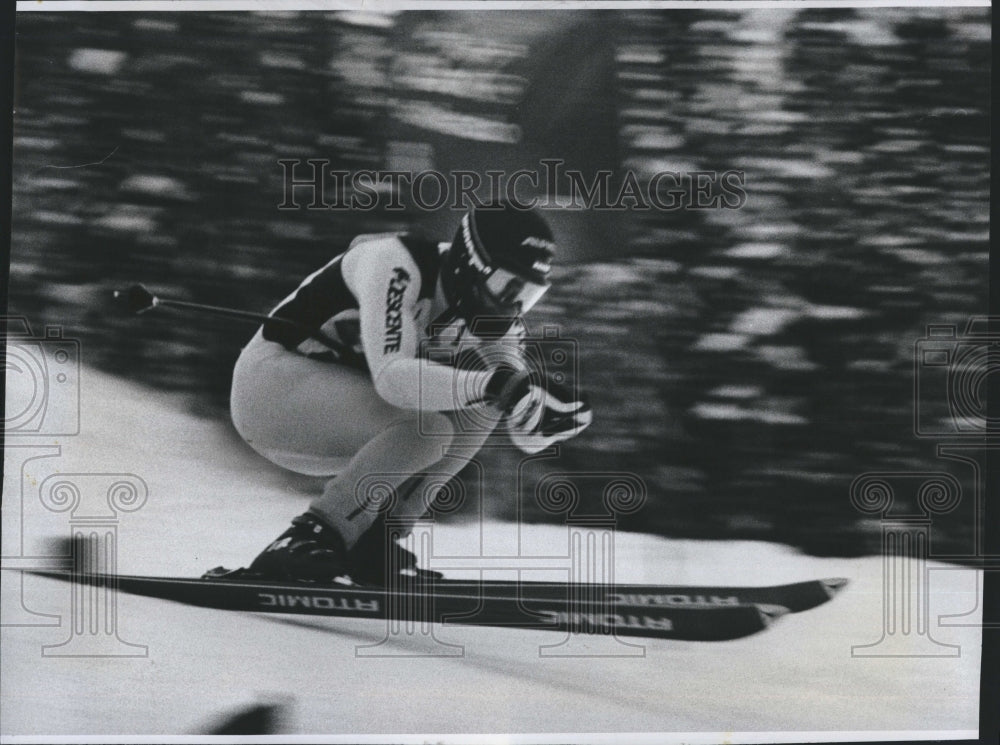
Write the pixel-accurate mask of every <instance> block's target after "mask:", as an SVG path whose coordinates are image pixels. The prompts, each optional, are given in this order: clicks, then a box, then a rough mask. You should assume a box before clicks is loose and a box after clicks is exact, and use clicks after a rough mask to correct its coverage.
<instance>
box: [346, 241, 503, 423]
mask: <svg viewBox="0 0 1000 745" xmlns="http://www.w3.org/2000/svg"><path fill="white" fill-rule="evenodd" d="M344 279H345V281H346V282H347V285H348V287H349V288H350V289H351V291H352V292H354V294H355V297H357V298H358V304H359V309H358V314H359V316H360V323H361V343H362V345H363V347H364V350H365V358H366V359H367V361H368V368H369V370H370V371H371V376H372V381H373V383H374V384H375V390H376V391H377V392H378V394H379V396H381V397H382V398H383V399H385V400H386V401H387V402H388V403H390V404H392V405H393V406H398V407H400V408H403V409H424V410H426V411H450V410H453V409H460V408H464V407H467V406H470V405H474V404H477V403H482V402H483V400H484V399H485V398H487V397H488V395H487V392H486V386H487V383H488V382H489V380H490V378H491V376H492V375H491V372H490V371H471V370H456V369H455V368H453V367H450V366H447V365H442V364H438V363H435V362H430V361H427V360H422V359H419V358H418V353H419V348H418V347H419V342H420V329H419V328H418V326H417V322H416V319H415V318H414V316H415V314H416V310H417V301H418V298H419V293H420V269H419V268H418V267H417V265H416V262H415V261H414V260H413V257H412V256H410V254H409V252H408V251H406V249H405V248H404V247H403V246H402V245H401V244H400V243H399V241H398V240H397V239H396V238H395V237H392V236H384V237H380V238H378V239H376V240H373V241H371V242H368V243H364V244H361V245H358V246H356V247H355V248H353V249H352V250H351V251H350V252H349V253H348V255H347V256H345V257H344Z"/></svg>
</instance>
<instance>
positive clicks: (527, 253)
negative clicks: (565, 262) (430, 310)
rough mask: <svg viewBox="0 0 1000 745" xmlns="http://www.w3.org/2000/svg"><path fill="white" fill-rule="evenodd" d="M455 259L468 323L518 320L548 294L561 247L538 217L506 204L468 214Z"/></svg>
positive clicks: (454, 250) (452, 255)
mask: <svg viewBox="0 0 1000 745" xmlns="http://www.w3.org/2000/svg"><path fill="white" fill-rule="evenodd" d="M449 254H450V256H449V259H450V261H449V262H448V263H449V266H448V269H449V273H450V274H451V277H450V278H451V279H452V280H456V283H455V284H456V286H455V287H454V290H455V293H454V294H455V295H456V296H457V297H455V298H454V300H455V301H456V302H457V303H458V305H459V307H460V310H461V312H462V314H463V315H465V316H466V318H467V319H469V318H471V317H473V316H477V315H510V314H513V315H517V314H520V313H524V312H526V311H527V310H528V309H530V308H531V307H532V306H533V305H535V303H537V302H538V300H539V298H541V297H542V295H544V294H545V292H546V290H548V288H549V284H550V283H549V274H550V273H551V271H552V257H553V255H554V254H555V242H554V240H553V238H552V231H551V230H550V229H549V226H548V225H547V224H546V222H545V220H544V219H543V218H542V217H541V215H539V214H538V213H537V212H534V211H531V210H518V209H515V208H513V207H512V206H510V205H508V204H501V205H499V206H493V207H477V208H475V209H473V210H471V211H470V212H468V213H467V214H466V215H465V216H464V217H463V218H462V224H461V225H460V226H459V229H458V232H457V233H456V235H455V240H454V241H453V242H452V246H451V249H450V250H449Z"/></svg>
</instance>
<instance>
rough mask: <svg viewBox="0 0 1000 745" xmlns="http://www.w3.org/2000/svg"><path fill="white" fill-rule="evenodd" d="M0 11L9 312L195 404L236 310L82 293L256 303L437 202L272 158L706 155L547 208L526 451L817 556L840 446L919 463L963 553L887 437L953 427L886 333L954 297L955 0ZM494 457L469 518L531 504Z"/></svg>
mask: <svg viewBox="0 0 1000 745" xmlns="http://www.w3.org/2000/svg"><path fill="white" fill-rule="evenodd" d="M16 35H17V50H16V54H17V61H16V65H17V79H16V91H15V105H16V113H15V119H14V125H15V140H14V173H13V189H14V205H13V214H14V218H13V225H12V260H11V283H10V295H9V306H10V308H9V312H10V313H12V314H20V315H24V316H26V317H28V319H29V320H30V321H31V322H32V324H33V326H34V327H35V328H36V330H37V329H38V328H41V327H42V326H44V325H45V324H60V325H62V326H63V327H64V329H65V334H66V335H67V336H71V337H75V338H78V339H80V340H81V344H82V349H83V361H84V363H85V364H88V365H92V366H96V367H99V368H101V369H104V370H108V371H112V372H114V373H116V374H119V375H122V376H125V377H128V378H130V379H134V380H137V381H141V382H143V383H145V384H147V385H150V386H154V387H156V388H161V389H171V390H178V391H183V392H185V393H186V394H189V400H190V406H191V408H192V410H194V411H197V412H198V413H199V414H201V415H203V416H209V417H218V418H225V417H226V416H227V413H226V406H227V394H228V387H229V380H230V373H231V369H232V365H233V362H234V361H235V359H236V356H237V355H238V353H239V349H240V347H241V345H242V344H243V343H244V342H245V341H246V340H247V339H248V338H249V337H250V336H251V335H252V333H253V329H252V328H250V327H247V326H245V325H240V324H237V323H233V322H230V321H223V320H215V319H210V318H192V317H184V316H180V315H171V314H168V313H163V314H160V315H157V314H149V315H147V316H143V317H141V318H135V317H129V316H126V315H124V314H122V313H121V312H120V311H119V310H117V309H116V308H115V307H114V306H113V304H112V303H111V294H112V291H113V290H114V289H115V288H118V287H121V286H124V285H127V284H129V283H131V282H134V281H141V282H144V283H145V284H147V285H148V286H149V287H150V288H151V289H153V290H154V291H156V292H158V293H161V294H163V295H168V296H171V297H177V298H181V299H186V300H192V301H201V302H211V303H217V304H222V305H231V306H235V307H239V308H246V309H251V310H257V311H267V310H269V309H270V308H271V307H273V306H274V305H275V304H276V303H277V302H278V301H279V300H280V299H281V298H282V297H284V296H285V295H286V294H287V293H288V292H289V291H290V290H291V289H293V288H294V287H295V286H296V285H297V284H298V282H299V281H300V280H301V279H302V278H303V277H304V276H305V275H306V274H308V273H310V272H311V271H313V270H315V269H316V268H317V267H319V266H320V265H322V264H324V263H325V262H326V261H327V260H328V259H329V258H331V257H332V256H333V255H335V254H336V253H339V252H340V251H341V250H343V248H344V247H345V246H346V245H347V243H348V241H349V240H350V238H351V237H352V236H354V235H355V234H357V233H360V232H366V231H385V230H397V229H404V228H408V227H414V226H416V227H418V228H420V229H422V230H424V231H426V232H430V233H432V234H435V233H436V234H438V235H440V237H441V238H447V237H449V236H450V233H451V232H452V230H453V229H454V226H455V225H456V224H457V221H458V219H459V215H460V213H459V212H457V211H451V210H447V209H443V210H440V211H438V212H437V213H433V214H428V213H426V212H422V211H420V210H418V209H415V208H413V207H412V206H411V207H409V208H408V209H406V210H404V211H387V210H385V209H379V210H374V211H370V212H363V211H311V210H291V211H282V210H278V209H277V205H278V204H279V203H280V202H281V201H282V197H283V195H282V187H283V182H282V179H283V173H282V169H281V168H280V167H279V165H278V160H279V159H283V158H301V159H303V160H304V159H307V158H326V159H329V160H330V161H331V162H332V164H333V166H334V167H336V168H340V169H344V170H350V171H356V170H358V169H366V168H367V169H379V168H382V169H388V168H396V169H413V170H422V169H425V168H437V169H439V170H442V171H445V172H448V171H454V170H459V169H461V170H472V171H478V172H480V173H484V172H485V171H486V170H488V169H507V170H509V171H512V170H514V169H516V168H519V167H528V168H533V169H537V168H538V167H539V166H538V163H539V161H540V159H542V158H561V159H564V160H565V162H566V167H567V168H576V169H579V170H581V171H583V172H584V173H594V172H596V171H597V170H599V169H612V170H614V171H615V173H616V174H617V175H618V178H621V177H622V176H623V174H624V173H625V172H626V171H628V170H629V169H631V170H632V171H633V172H635V173H636V174H638V175H639V176H640V178H648V176H649V175H651V174H653V173H656V172H659V171H664V170H671V171H679V172H690V171H696V170H698V171H713V170H714V171H726V170H740V171H744V172H745V174H746V176H745V179H746V182H745V188H746V192H747V200H746V204H745V205H744V206H743V207H742V208H741V209H738V210H730V209H710V210H681V211H669V212H667V211H659V210H650V211H638V210H630V211H624V212H604V211H597V210H589V211H587V210H562V211H552V212H551V213H549V216H550V218H551V221H552V223H553V225H554V227H555V229H556V232H557V234H558V237H559V239H560V243H561V246H562V249H561V256H560V264H559V267H558V269H557V272H556V279H555V286H554V287H553V289H552V291H551V292H550V293H549V294H548V295H547V296H546V298H545V300H544V302H543V303H542V304H540V305H539V306H538V307H537V309H536V310H535V311H533V312H532V314H531V317H530V318H529V320H530V321H531V322H532V328H533V329H535V330H537V331H541V329H542V328H543V326H545V325H556V326H558V327H559V328H560V333H561V336H562V338H564V339H568V340H573V341H575V342H576V345H577V348H578V350H579V375H580V377H579V380H580V383H581V384H582V385H583V386H584V387H585V389H586V390H587V391H588V392H589V394H590V396H591V399H592V401H593V405H594V409H595V423H594V425H593V426H592V427H591V428H590V430H588V432H587V433H586V434H585V435H583V436H581V437H580V438H578V439H577V440H575V441H573V442H571V443H568V444H567V445H565V446H564V447H563V448H562V449H561V452H560V455H559V458H558V459H556V460H547V461H540V462H539V463H538V464H537V469H536V470H539V473H540V472H544V471H545V470H560V471H576V472H590V471H596V472H601V471H629V472H633V473H635V474H637V475H638V476H640V477H641V479H642V480H643V482H644V483H645V484H646V487H647V490H648V498H647V501H646V503H645V505H644V507H643V508H642V509H641V510H639V511H638V512H635V513H634V514H632V515H629V516H626V517H624V518H622V520H621V523H620V524H621V525H622V526H623V527H627V528H630V529H634V530H644V531H650V532H655V533H660V534H664V535H674V536H697V537H707V538H758V539H765V540H776V541H782V542H786V543H789V544H792V545H795V546H798V547H801V548H802V549H803V550H806V551H809V552H812V553H819V554H829V553H837V554H852V553H863V552H874V551H877V550H879V547H880V543H879V541H880V536H881V533H880V527H879V525H880V523H879V519H880V518H879V516H877V515H876V516H872V515H865V514H863V513H861V512H859V511H858V510H857V509H856V508H855V507H854V506H853V505H852V503H851V500H850V487H851V483H852V482H853V481H854V479H855V478H856V477H858V476H859V475H861V474H863V473H867V472H872V471H878V472H896V473H917V472H929V471H945V472H949V473H952V474H953V475H955V476H956V477H957V478H958V479H959V481H960V482H961V484H962V486H963V498H962V501H961V503H960V504H959V506H958V508H956V509H955V510H953V511H952V512H950V513H949V514H947V515H944V516H939V517H937V518H935V525H934V533H933V540H934V546H933V550H934V552H935V553H936V554H939V555H940V554H944V553H948V554H952V555H956V554H957V555H962V554H971V553H972V543H971V538H972V531H973V524H974V512H975V503H974V499H973V497H972V495H973V487H974V485H973V484H972V483H971V482H972V479H971V477H970V474H969V469H968V468H967V465H966V464H962V463H960V462H958V461H956V460H949V459H946V458H942V457H939V456H938V455H936V450H935V448H936V446H937V444H938V442H939V441H938V440H936V439H934V438H930V439H928V438H920V437H917V436H916V435H915V434H914V423H915V416H919V417H923V418H924V420H925V421H926V423H927V425H928V426H930V427H931V428H932V429H934V428H936V429H937V430H940V431H941V432H944V433H947V432H949V431H950V430H952V429H954V428H955V427H956V426H958V425H955V424H954V421H953V419H951V418H950V415H951V414H952V413H953V411H952V410H953V409H954V406H955V405H956V401H957V399H956V394H955V392H954V390H952V389H951V388H949V385H950V384H949V382H948V380H947V379H945V378H942V372H941V370H939V369H934V370H931V369H929V368H925V367H923V366H922V363H921V361H920V360H919V358H917V357H915V354H916V352H917V350H918V346H917V345H918V342H919V340H920V339H922V338H923V337H924V336H925V335H926V333H927V326H928V325H929V324H955V325H956V326H957V327H958V331H957V334H958V336H957V338H956V340H955V342H954V343H955V349H957V350H960V349H965V348H966V347H968V346H969V342H968V339H967V338H966V339H965V341H963V336H962V334H963V330H964V329H965V325H966V322H967V321H968V319H969V318H970V317H971V316H976V315H983V314H984V313H985V311H986V300H987V283H988V241H989V162H990V147H989V73H990V61H989V60H990V13H989V11H988V10H985V9H963V8H954V9H943V8H937V9H894V8H873V9H843V10H837V9H822V10H800V11H784V10H766V11H765V10H753V11H736V12H722V11H717V10H713V11H699V12H696V11H635V12H627V13H625V12H618V13H600V12H582V11H572V12H570V11H565V12H530V13H511V12H499V11H498V12H489V13H486V12H468V13H465V12H448V13H429V12H405V13H398V14H396V15H387V16H376V15H368V14H359V13H352V12H343V13H329V14H320V13H295V12H284V13H256V14H254V13H228V14H222V13H220V14H215V13H176V14H141V15H140V14H133V13H124V12H120V13H77V14H57V13H21V14H19V16H18V18H17V29H16ZM963 344H964V345H965V346H963ZM972 346H973V347H974V346H975V345H974V344H973V345H972ZM974 385H975V383H974ZM977 395H979V394H977V391H976V390H973V391H971V393H970V394H969V395H968V396H966V397H965V398H962V400H961V401H958V403H959V404H961V405H963V406H966V407H967V408H969V409H971V410H970V411H966V412H964V413H966V414H969V416H970V417H971V418H972V419H973V420H974V418H975V415H976V414H977V412H976V407H977V406H978V405H981V406H985V404H984V403H983V400H982V398H976V396H977ZM981 395H983V396H984V395H985V390H983V391H982V393H981ZM918 402H919V406H918ZM960 413H962V412H960ZM978 413H980V414H981V413H982V412H981V409H980V411H979V412H978ZM153 426H155V425H153ZM234 437H235V435H234ZM483 460H484V461H485V462H486V463H487V465H488V467H489V468H491V469H494V470H493V471H492V473H496V474H513V473H515V472H516V465H517V457H516V455H515V454H513V453H511V452H509V451H503V450H489V451H488V452H486V453H484V455H483ZM532 468H535V466H532ZM528 472H531V473H534V472H533V471H532V470H531V469H528V471H526V473H528ZM537 475H538V474H535V477H537ZM498 478H499V477H498ZM495 483H500V482H499V481H496V482H495ZM581 483H583V484H585V483H586V482H581ZM595 483H596V482H595ZM511 484H513V485H514V486H513V488H514V490H515V491H516V490H517V489H518V488H520V489H521V490H522V492H523V493H522V494H521V495H520V496H521V497H522V498H521V499H513V498H510V497H509V496H508V495H503V494H494V495H491V497H490V499H489V507H488V510H489V511H490V512H491V513H492V514H495V515H502V516H505V517H511V516H512V515H513V514H514V511H515V509H520V510H522V511H523V512H522V515H523V517H525V518H526V519H530V520H537V519H551V516H549V515H548V514H547V513H546V512H545V511H544V510H542V509H541V508H540V507H539V506H538V504H537V501H536V500H534V499H533V498H532V497H533V489H534V478H531V479H527V480H525V482H524V483H523V484H522V485H521V486H520V487H518V486H517V481H516V480H512V481H511ZM500 488H501V487H500V486H498V487H497V489H498V490H499V489H500ZM897 496H898V497H902V503H903V504H904V507H905V504H906V503H907V500H909V502H910V503H912V504H911V506H912V507H913V509H914V510H917V511H919V509H918V505H917V499H916V497H917V495H916V494H900V495H897ZM582 498H583V499H584V500H585V502H586V504H591V503H598V502H599V501H600V494H598V493H588V492H587V490H586V488H585V487H584V493H583V495H582Z"/></svg>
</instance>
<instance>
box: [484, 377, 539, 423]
mask: <svg viewBox="0 0 1000 745" xmlns="http://www.w3.org/2000/svg"><path fill="white" fill-rule="evenodd" d="M544 394H545V391H544V390H543V389H542V388H539V387H538V386H537V385H533V384H532V382H531V372H530V371H529V370H523V369H522V370H515V369H513V368H512V367H508V366H506V365H503V366H500V367H498V368H497V369H496V370H495V371H494V372H493V374H492V375H491V376H490V379H489V380H488V381H487V383H486V400H487V401H488V402H489V403H491V404H492V405H493V406H495V407H497V408H498V409H499V410H500V411H501V412H502V413H503V416H504V419H505V420H506V422H507V427H508V429H509V428H511V427H514V428H527V429H529V430H530V429H532V428H534V427H536V426H537V425H538V422H539V420H540V419H541V417H542V405H541V404H542V400H543V398H544Z"/></svg>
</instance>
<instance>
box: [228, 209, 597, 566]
mask: <svg viewBox="0 0 1000 745" xmlns="http://www.w3.org/2000/svg"><path fill="white" fill-rule="evenodd" d="M554 251H555V244H554V240H553V236H552V233H551V231H550V229H549V227H548V225H547V224H546V222H545V220H544V219H543V218H542V217H541V215H539V214H538V213H537V212H536V211H533V210H523V209H518V208H515V207H514V206H512V205H510V204H499V205H492V206H490V207H477V208H474V209H472V210H470V211H469V212H467V213H466V214H465V215H464V216H463V218H462V221H461V225H460V226H459V228H458V230H457V231H456V233H455V236H454V239H453V240H452V241H451V243H450V244H449V243H441V244H439V243H437V242H434V241H430V240H427V239H425V238H422V237H420V236H417V235H413V234H390V233H387V234H371V235H361V236H358V237H357V238H355V239H354V240H353V241H352V242H351V244H350V246H349V247H348V249H347V250H346V251H345V252H344V253H342V254H340V255H339V256H337V257H336V258H334V259H333V260H332V261H330V262H329V263H328V264H326V266H324V267H323V268H321V269H319V270H318V271H317V272H315V273H313V274H311V275H310V276H308V277H307V278H306V279H305V280H304V281H303V282H302V284H301V285H299V287H298V289H297V290H295V292H293V293H292V294H291V295H289V296H288V297H287V298H286V299H285V300H284V301H282V302H281V304H280V305H278V307H277V308H276V309H275V310H274V311H273V312H272V313H271V316H272V317H279V318H285V319H289V320H291V321H294V322H295V323H296V324H297V327H295V326H291V325H285V324H282V325H280V326H279V325H277V324H267V323H265V324H264V325H263V326H262V327H261V329H260V330H258V332H257V334H256V335H255V336H254V337H253V339H252V340H251V341H250V343H249V344H248V345H247V346H246V347H245V348H244V349H243V351H242V353H241V354H240V357H239V360H238V361H237V363H236V367H235V370H234V373H233V385H232V395H231V407H232V418H233V423H234V425H235V426H236V429H237V431H238V432H239V434H240V435H241V437H243V439H244V440H245V441H246V442H247V443H248V444H249V445H250V447H252V448H253V449H254V450H256V451H257V452H258V453H260V454H261V455H263V456H264V457H265V458H267V459H268V460H270V461H272V462H274V463H276V464H278V465H280V466H282V467H285V468H288V469H290V470H293V471H297V472H300V473H306V474H310V475H319V476H328V475H329V476H332V478H331V479H330V480H329V481H328V482H327V483H326V486H325V488H324V490H323V493H322V494H321V495H320V496H319V497H317V498H316V499H315V500H313V502H312V503H311V504H310V506H309V509H308V511H306V512H305V513H304V514H301V515H299V516H298V517H296V518H294V519H293V520H292V524H291V526H290V527H289V528H288V529H287V530H286V531H285V532H284V533H282V534H281V535H280V536H279V537H278V539H277V540H275V541H274V542H272V543H271V544H270V545H269V546H268V547H267V548H265V549H264V551H263V552H262V553H261V554H260V555H259V556H258V557H257V558H256V559H255V560H254V561H253V563H252V564H251V565H250V567H249V570H248V571H249V572H250V573H251V574H254V575H257V576H260V577H263V578H268V579H282V580H287V579H295V580H314V581H320V582H333V581H337V582H345V583H347V582H361V583H375V584H382V583H386V582H388V581H391V579H392V577H390V576H388V574H389V573H395V572H396V571H397V570H401V573H402V574H404V575H408V576H411V577H417V578H423V579H426V578H427V577H429V576H438V575H437V573H434V572H429V571H427V570H424V569H418V568H417V567H416V557H415V556H414V555H413V554H412V553H411V552H409V551H406V550H405V549H403V548H402V547H401V546H399V545H398V544H396V543H395V542H394V541H390V540H389V538H388V533H387V531H386V530H385V526H384V513H381V514H380V512H379V510H378V509H377V507H378V504H377V503H375V504H373V503H372V495H371V494H368V493H367V489H366V483H369V482H370V480H369V482H366V477H368V476H372V477H373V478H374V477H377V478H376V480H377V481H378V482H380V483H381V485H382V486H383V487H384V488H386V487H387V488H390V489H391V490H392V491H393V492H394V496H395V500H394V505H393V507H392V516H393V518H394V522H396V521H399V520H402V521H403V522H404V525H406V524H408V525H409V528H412V525H413V523H414V522H415V521H416V520H418V519H419V518H420V517H422V516H423V515H424V514H426V512H427V510H428V509H430V505H431V504H432V502H433V493H432V494H431V495H430V497H428V495H427V494H426V493H425V492H426V491H427V481H426V479H427V478H428V477H427V476H425V472H428V471H431V472H432V473H433V475H434V482H433V484H431V487H433V485H434V484H436V485H438V486H439V487H440V485H441V483H442V481H441V477H442V474H443V475H444V476H445V477H446V478H447V477H454V476H455V475H456V474H458V472H459V471H460V470H461V469H462V467H463V466H465V465H466V464H467V463H468V462H469V461H470V460H471V459H472V458H473V457H474V456H475V454H476V453H477V452H478V451H479V449H480V448H481V447H482V445H483V443H484V442H485V440H486V438H487V437H488V436H489V435H490V434H491V433H492V432H493V431H494V429H495V428H496V427H497V426H503V427H505V428H506V430H507V432H508V433H509V434H510V437H511V439H512V441H513V442H514V444H515V445H517V446H518V447H520V448H521V449H522V450H524V451H526V452H537V451H539V450H541V449H543V448H545V447H548V446H549V445H551V444H553V443H556V442H560V441H563V440H566V439H569V438H571V437H574V436H575V435H577V434H579V433H580V432H581V431H583V429H585V428H586V427H587V426H588V425H589V424H590V420H591V411H590V407H589V405H588V404H587V402H586V400H585V399H584V398H583V397H582V396H581V395H579V394H575V393H574V392H571V391H570V390H568V389H567V388H566V387H563V386H560V385H557V384H556V383H555V382H554V381H552V380H551V379H548V377H547V376H544V375H541V374H539V371H537V370H532V369H531V367H530V365H529V364H528V363H527V358H526V357H525V356H524V355H523V354H522V347H523V342H524V339H525V334H526V331H525V327H524V324H523V322H522V321H521V319H520V316H521V314H522V313H525V312H526V311H528V310H529V309H530V308H531V307H532V306H533V305H534V304H535V303H536V302H537V301H538V300H539V298H540V297H541V296H542V295H543V294H544V293H545V291H546V290H547V289H548V287H549V274H550V271H551V261H552V258H553V255H554ZM428 349H433V350H434V354H432V355H430V357H433V359H428V354H427V350H428ZM369 485H370V483H369ZM431 491H432V492H433V488H431ZM380 517H381V519H380ZM406 532H408V528H406V527H404V529H403V533H404V534H405V533H406Z"/></svg>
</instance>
